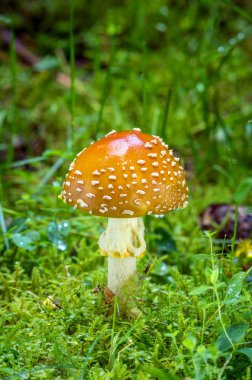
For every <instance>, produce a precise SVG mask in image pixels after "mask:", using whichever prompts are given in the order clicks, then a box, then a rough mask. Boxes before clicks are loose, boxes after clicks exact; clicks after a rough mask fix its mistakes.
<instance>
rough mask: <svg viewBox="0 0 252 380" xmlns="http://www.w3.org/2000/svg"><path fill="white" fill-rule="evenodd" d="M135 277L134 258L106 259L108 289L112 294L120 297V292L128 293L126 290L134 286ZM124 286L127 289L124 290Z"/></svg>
mask: <svg viewBox="0 0 252 380" xmlns="http://www.w3.org/2000/svg"><path fill="white" fill-rule="evenodd" d="M135 276H136V258H135V257H128V258H127V259H117V258H114V257H108V288H109V289H110V290H112V292H113V293H114V294H116V295H119V296H122V294H121V293H122V292H123V293H128V291H127V290H128V288H131V287H134V285H135ZM131 280H132V282H131ZM124 285H127V289H124ZM131 285H132V286H131ZM125 288H126V286H125Z"/></svg>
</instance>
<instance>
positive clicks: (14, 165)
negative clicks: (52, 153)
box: [0, 157, 47, 169]
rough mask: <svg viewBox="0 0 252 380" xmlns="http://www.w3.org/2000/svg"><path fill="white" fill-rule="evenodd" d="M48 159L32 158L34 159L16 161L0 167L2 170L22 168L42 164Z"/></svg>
mask: <svg viewBox="0 0 252 380" xmlns="http://www.w3.org/2000/svg"><path fill="white" fill-rule="evenodd" d="M46 159H47V158H46V157H32V158H27V159H25V160H20V161H15V162H13V163H7V164H2V165H0V168H4V169H5V168H6V169H7V168H19V167H20V166H24V165H28V164H33V163H35V162H40V161H45V160H46Z"/></svg>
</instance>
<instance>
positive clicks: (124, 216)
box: [60, 129, 188, 298]
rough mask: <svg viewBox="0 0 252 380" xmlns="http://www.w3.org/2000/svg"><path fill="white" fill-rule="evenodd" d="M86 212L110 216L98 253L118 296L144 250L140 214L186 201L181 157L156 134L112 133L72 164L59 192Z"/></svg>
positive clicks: (172, 207) (157, 212) (165, 209)
mask: <svg viewBox="0 0 252 380" xmlns="http://www.w3.org/2000/svg"><path fill="white" fill-rule="evenodd" d="M60 197H61V198H62V199H63V201H64V202H66V203H68V204H69V205H72V206H74V208H78V209H79V210H81V211H84V212H88V213H89V214H93V215H98V216H103V217H104V216H105V217H107V218H108V225H107V229H106V230H105V231H104V232H103V233H102V234H101V236H100V239H99V247H100V252H101V255H103V256H108V288H109V289H110V290H111V291H112V292H113V293H114V294H116V295H117V296H118V297H119V298H120V296H122V294H123V287H124V284H126V283H129V282H130V281H131V279H132V278H133V277H134V276H135V275H136V261H137V259H139V258H141V257H142V256H143V255H144V254H145V250H146V244H145V240H144V224H143V220H142V217H143V216H144V215H150V214H155V215H162V214H165V213H168V212H170V211H172V210H175V209H177V208H184V207H186V206H187V203H188V187H187V186H186V181H185V174H184V170H183V167H182V166H181V165H180V163H179V158H177V157H174V155H173V152H172V150H168V146H167V145H166V144H165V143H164V142H163V140H162V139H161V138H160V137H158V136H152V135H149V134H146V133H142V132H141V131H140V129H133V130H132V131H124V132H116V131H111V132H110V133H109V134H107V135H106V136H105V137H104V138H102V139H100V140H99V141H97V142H95V143H93V144H92V145H90V146H89V147H88V148H84V149H83V150H82V151H81V152H80V153H78V154H77V156H76V158H75V159H74V161H73V162H72V163H71V165H70V168H69V172H68V173H67V175H66V180H65V182H64V183H63V189H62V193H61V196H60Z"/></svg>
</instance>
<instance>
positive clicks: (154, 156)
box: [147, 153, 157, 158]
mask: <svg viewBox="0 0 252 380" xmlns="http://www.w3.org/2000/svg"><path fill="white" fill-rule="evenodd" d="M147 156H149V157H151V158H157V153H148V154H147Z"/></svg>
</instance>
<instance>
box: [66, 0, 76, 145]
mask: <svg viewBox="0 0 252 380" xmlns="http://www.w3.org/2000/svg"><path fill="white" fill-rule="evenodd" d="M69 40H70V41H69V43H70V70H71V83H70V125H69V127H68V132H67V151H68V152H71V151H72V148H73V141H74V127H75V88H74V85H75V44H74V0H71V1H70V22H69Z"/></svg>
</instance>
